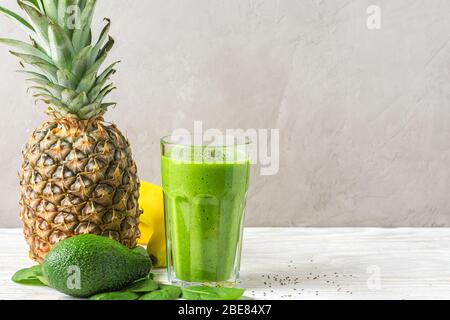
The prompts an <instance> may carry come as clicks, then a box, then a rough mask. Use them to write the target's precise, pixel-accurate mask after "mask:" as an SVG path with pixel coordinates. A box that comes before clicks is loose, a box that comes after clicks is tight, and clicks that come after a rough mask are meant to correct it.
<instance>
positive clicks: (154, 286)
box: [124, 279, 159, 292]
mask: <svg viewBox="0 0 450 320" xmlns="http://www.w3.org/2000/svg"><path fill="white" fill-rule="evenodd" d="M158 288H159V285H158V283H157V282H156V281H154V280H152V279H143V280H140V281H137V282H135V283H134V284H132V285H131V286H130V287H128V288H126V289H125V290H124V291H127V292H151V291H155V290H158Z"/></svg>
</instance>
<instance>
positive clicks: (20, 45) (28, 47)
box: [0, 38, 53, 64]
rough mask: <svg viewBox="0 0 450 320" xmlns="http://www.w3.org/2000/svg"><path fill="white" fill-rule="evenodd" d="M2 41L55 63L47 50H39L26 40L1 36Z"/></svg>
mask: <svg viewBox="0 0 450 320" xmlns="http://www.w3.org/2000/svg"><path fill="white" fill-rule="evenodd" d="M0 43H4V44H6V45H8V46H11V47H15V48H17V49H21V50H23V51H24V52H25V53H27V54H30V55H33V56H36V57H38V58H41V59H42V60H45V61H47V62H48V63H50V64H52V63H53V61H52V59H50V57H49V56H48V55H47V54H46V53H45V52H43V51H41V50H39V49H38V48H35V47H33V46H32V45H30V44H28V43H26V42H22V41H19V40H13V39H4V38H0Z"/></svg>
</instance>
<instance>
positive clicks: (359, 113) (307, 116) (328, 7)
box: [0, 0, 450, 227]
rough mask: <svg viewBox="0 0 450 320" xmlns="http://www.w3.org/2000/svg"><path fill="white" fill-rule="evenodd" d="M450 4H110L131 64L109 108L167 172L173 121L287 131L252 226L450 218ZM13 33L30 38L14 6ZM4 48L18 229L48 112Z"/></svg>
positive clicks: (9, 181) (8, 2) (143, 0)
mask: <svg viewBox="0 0 450 320" xmlns="http://www.w3.org/2000/svg"><path fill="white" fill-rule="evenodd" d="M2 5H5V6H8V7H10V8H16V5H15V1H13V0H5V1H2ZM370 5H378V6H379V7H380V8H381V29H379V30H370V29H369V28H368V27H367V24H366V22H367V19H368V17H369V15H368V14H367V13H366V9H367V8H368V7H369V6H370ZM448 12H450V2H449V1H447V0H427V1H423V0H422V1H414V0H389V1H388V0H377V1H375V0H357V1H356V0H355V1H349V0H320V1H319V0H310V1H306V0H248V1H244V0H227V1H223V0H183V1H180V0H177V1H174V0H122V1H118V0H108V1H106V0H100V4H99V7H98V10H97V15H96V28H97V29H98V28H99V27H100V25H101V18H103V17H110V18H112V21H113V26H112V31H111V33H112V34H113V35H114V37H115V38H116V40H117V43H116V47H115V49H114V50H113V52H112V56H113V58H114V59H116V58H117V59H121V60H122V64H121V65H120V68H119V72H118V73H117V74H116V76H115V83H116V85H117V86H118V88H119V90H117V91H116V92H114V94H113V98H114V99H115V100H116V101H117V102H118V106H117V108H116V109H114V110H111V112H110V113H109V114H108V116H107V120H110V121H114V122H116V123H117V124H118V126H119V127H120V128H121V129H122V130H123V132H124V133H126V135H127V136H128V137H129V139H130V140H131V142H132V144H133V147H134V153H135V157H136V159H137V162H138V165H139V170H140V176H141V177H142V178H143V179H145V180H149V181H152V182H155V183H159V181H160V174H159V170H160V168H159V145H158V139H159V138H160V137H161V136H163V135H166V134H168V133H170V132H171V131H172V130H174V129H177V128H193V124H194V121H195V120H202V121H203V124H204V127H205V128H219V129H222V130H223V129H226V128H256V129H265V128H279V129H280V152H281V154H280V171H279V173H278V174H277V175H274V176H260V175H259V174H257V172H258V171H257V170H256V169H255V170H254V171H255V174H254V176H253V179H252V184H251V192H250V195H249V204H248V214H247V225H252V226H387V227H390V226H450V197H449V196H448V194H449V191H450V171H449V167H450V140H449V138H450V121H449V120H450V103H449V102H450V44H449V39H450V19H448ZM0 35H1V36H7V37H19V38H23V35H22V32H21V30H19V29H17V28H16V26H15V25H14V24H13V23H11V22H10V21H9V20H8V19H7V18H5V17H3V16H1V17H0ZM0 49H1V50H0V70H1V73H0V77H1V78H0V79H1V80H0V83H1V85H0V104H1V108H0V114H1V120H0V122H1V129H2V130H1V135H2V139H1V140H0V154H1V157H0V169H1V171H0V174H1V183H0V198H1V205H0V227H14V226H18V225H19V221H18V219H17V214H18V213H17V212H18V210H17V198H18V187H17V179H16V172H17V170H18V168H19V166H20V151H21V148H22V146H23V145H24V143H25V142H26V140H27V137H28V136H29V134H30V133H31V131H32V129H33V128H34V127H36V126H37V125H38V124H39V123H40V122H41V121H43V120H44V119H45V116H44V115H43V112H42V111H43V106H34V104H33V101H32V99H31V98H30V97H29V95H27V94H26V92H25V91H26V86H25V84H24V77H23V76H22V75H19V74H17V73H14V70H15V69H16V68H17V67H18V64H17V62H16V60H15V58H14V57H12V56H10V55H9V54H8V53H7V50H6V48H4V47H1V48H0Z"/></svg>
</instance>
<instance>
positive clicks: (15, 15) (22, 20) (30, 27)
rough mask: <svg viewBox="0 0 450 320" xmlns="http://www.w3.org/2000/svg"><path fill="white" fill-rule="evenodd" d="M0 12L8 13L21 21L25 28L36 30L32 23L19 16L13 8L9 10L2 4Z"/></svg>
mask: <svg viewBox="0 0 450 320" xmlns="http://www.w3.org/2000/svg"><path fill="white" fill-rule="evenodd" d="M0 12H3V13H4V14H6V15H7V16H8V17H10V18H12V19H14V20H15V21H17V22H19V23H20V24H21V25H22V26H24V27H25V28H27V29H28V30H30V31H34V28H33V26H32V25H31V24H29V23H28V22H27V20H25V19H24V18H22V17H21V16H19V15H18V14H17V13H15V12H12V11H11V10H8V9H6V8H4V7H2V6H0Z"/></svg>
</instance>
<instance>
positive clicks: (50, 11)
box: [42, 0, 58, 23]
mask: <svg viewBox="0 0 450 320" xmlns="http://www.w3.org/2000/svg"><path fill="white" fill-rule="evenodd" d="M42 3H43V4H44V10H45V14H46V15H47V17H49V18H50V19H51V20H52V21H53V22H55V23H58V8H57V6H56V3H55V1H54V0H42Z"/></svg>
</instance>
